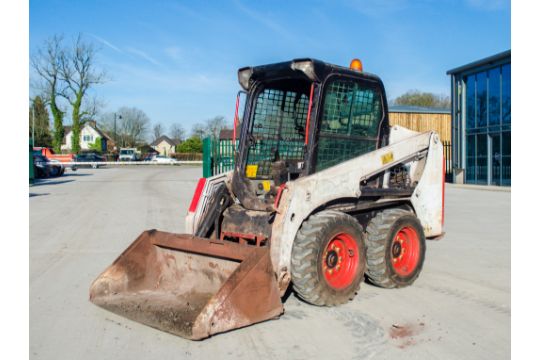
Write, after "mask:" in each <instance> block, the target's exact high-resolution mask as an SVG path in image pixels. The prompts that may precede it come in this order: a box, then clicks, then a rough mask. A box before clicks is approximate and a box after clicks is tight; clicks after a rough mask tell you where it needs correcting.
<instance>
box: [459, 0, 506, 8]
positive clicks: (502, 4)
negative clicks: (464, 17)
mask: <svg viewBox="0 0 540 360" xmlns="http://www.w3.org/2000/svg"><path fill="white" fill-rule="evenodd" d="M465 3H466V4H467V5H469V6H470V7H472V8H474V9H478V10H487V11H494V10H502V9H505V8H506V7H507V6H508V5H509V4H510V1H509V0H465Z"/></svg>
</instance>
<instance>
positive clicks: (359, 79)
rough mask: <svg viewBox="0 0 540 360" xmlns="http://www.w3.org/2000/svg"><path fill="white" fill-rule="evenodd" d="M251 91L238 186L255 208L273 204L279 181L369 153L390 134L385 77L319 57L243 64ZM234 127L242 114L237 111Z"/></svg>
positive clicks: (355, 62)
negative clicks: (382, 79) (266, 63)
mask: <svg viewBox="0 0 540 360" xmlns="http://www.w3.org/2000/svg"><path fill="white" fill-rule="evenodd" d="M238 79H239V82H240V85H241V86H242V87H243V89H244V90H246V91H247V95H248V96H247V99H246V108H245V111H244V116H243V119H242V126H241V130H240V131H241V134H240V143H239V149H238V153H237V155H236V159H237V160H236V165H235V174H234V176H233V184H232V187H233V192H234V193H235V195H236V196H237V197H238V199H239V200H240V202H241V203H242V205H243V206H244V207H245V208H247V209H252V210H266V211H268V210H272V206H271V205H272V204H273V202H274V200H275V197H276V194H277V193H278V191H279V188H280V186H283V184H285V183H286V182H288V181H291V180H295V179H297V178H298V177H301V176H307V175H310V174H313V173H315V172H318V171H323V170H325V169H328V168H330V167H332V166H334V165H337V164H340V163H342V162H343V161H346V160H348V159H352V158H354V157H357V156H360V155H362V154H365V153H368V152H371V151H373V150H375V149H377V148H378V147H380V146H382V145H384V142H385V141H387V140H386V138H387V136H386V135H387V134H388V119H387V115H386V114H387V112H386V108H387V104H386V96H385V93H384V87H383V84H382V82H381V80H380V79H379V78H378V77H377V76H375V75H371V74H367V73H364V72H362V69H361V63H359V60H356V59H355V60H353V62H352V63H351V68H345V67H340V66H336V65H331V64H327V63H324V62H322V61H318V60H312V59H298V60H293V61H289V62H283V63H277V64H271V65H263V66H257V67H247V68H242V69H240V70H239V71H238ZM235 128H236V117H235Z"/></svg>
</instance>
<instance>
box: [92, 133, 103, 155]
mask: <svg viewBox="0 0 540 360" xmlns="http://www.w3.org/2000/svg"><path fill="white" fill-rule="evenodd" d="M89 149H90V150H93V151H95V152H98V153H101V151H102V149H101V137H99V136H98V137H97V138H96V141H94V143H93V144H90V146H89Z"/></svg>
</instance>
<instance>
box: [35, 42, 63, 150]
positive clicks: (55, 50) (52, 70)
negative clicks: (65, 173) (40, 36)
mask: <svg viewBox="0 0 540 360" xmlns="http://www.w3.org/2000/svg"><path fill="white" fill-rule="evenodd" d="M62 51H63V50H62V37H61V36H58V35H55V36H53V37H52V38H49V39H47V40H46V41H45V43H44V45H43V46H42V47H41V48H39V49H38V50H37V52H36V53H35V54H34V55H33V56H32V58H31V64H32V68H33V69H34V71H35V72H36V73H37V75H38V80H37V81H36V82H35V87H37V88H38V89H39V90H40V91H41V92H42V93H43V94H44V101H45V102H46V103H48V104H49V106H50V108H51V113H52V116H53V121H54V139H53V147H54V151H56V152H60V147H61V146H62V142H63V141H64V124H63V118H64V112H63V111H62V110H60V108H59V106H58V101H57V100H58V93H59V91H60V86H61V78H60V67H61V66H60V58H61V56H62Z"/></svg>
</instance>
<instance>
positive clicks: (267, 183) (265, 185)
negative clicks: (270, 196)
mask: <svg viewBox="0 0 540 360" xmlns="http://www.w3.org/2000/svg"><path fill="white" fill-rule="evenodd" d="M262 184H263V189H264V191H270V181H268V180H264V181H263V182H262Z"/></svg>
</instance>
